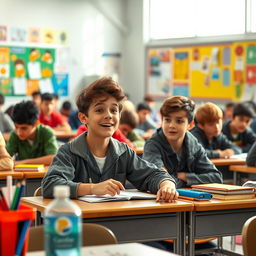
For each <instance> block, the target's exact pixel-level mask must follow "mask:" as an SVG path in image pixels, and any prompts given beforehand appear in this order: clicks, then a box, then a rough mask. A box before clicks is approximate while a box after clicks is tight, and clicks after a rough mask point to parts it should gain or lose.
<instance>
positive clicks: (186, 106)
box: [160, 96, 195, 123]
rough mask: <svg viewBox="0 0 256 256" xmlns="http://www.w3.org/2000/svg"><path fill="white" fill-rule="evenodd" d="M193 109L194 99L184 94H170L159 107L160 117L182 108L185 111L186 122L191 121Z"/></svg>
mask: <svg viewBox="0 0 256 256" xmlns="http://www.w3.org/2000/svg"><path fill="white" fill-rule="evenodd" d="M194 109H195V103H194V101H192V100H190V99H188V98H187V97H184V96H172V97H169V98H167V99H166V100H165V101H164V103H163V104H162V106H161V108H160V113H161V115H162V117H164V116H168V115H169V114H170V113H173V112H177V111H180V110H184V111H186V112H187V117H188V122H189V123H191V122H192V121H193V117H194V115H193V113H194Z"/></svg>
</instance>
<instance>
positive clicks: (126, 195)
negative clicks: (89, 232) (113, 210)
mask: <svg viewBox="0 0 256 256" xmlns="http://www.w3.org/2000/svg"><path fill="white" fill-rule="evenodd" d="M78 199H79V200H81V201H85V202H88V203H100V202H110V201H128V200H139V199H144V200H145V199H156V195H154V194H149V193H145V192H140V191H129V190H125V191H122V190H121V191H120V194H119V195H115V196H111V195H102V196H96V195H86V196H82V197H79V198H78Z"/></svg>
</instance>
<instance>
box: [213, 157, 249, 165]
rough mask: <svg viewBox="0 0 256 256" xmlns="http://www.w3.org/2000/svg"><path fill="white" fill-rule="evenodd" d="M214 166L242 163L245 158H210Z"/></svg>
mask: <svg viewBox="0 0 256 256" xmlns="http://www.w3.org/2000/svg"><path fill="white" fill-rule="evenodd" d="M210 160H211V161H212V163H213V164H214V165H215V166H228V165H244V164H245V159H232V158H213V159H210Z"/></svg>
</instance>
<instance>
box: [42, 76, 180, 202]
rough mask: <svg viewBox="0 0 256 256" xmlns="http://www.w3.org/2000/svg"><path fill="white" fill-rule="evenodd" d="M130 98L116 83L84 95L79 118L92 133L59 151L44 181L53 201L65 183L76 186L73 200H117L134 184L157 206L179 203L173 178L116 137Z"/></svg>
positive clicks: (105, 81) (103, 82)
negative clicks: (154, 197)
mask: <svg viewBox="0 0 256 256" xmlns="http://www.w3.org/2000/svg"><path fill="white" fill-rule="evenodd" d="M124 97H125V95H124V93H123V90H122V89H121V87H120V86H119V85H118V84H117V83H116V82H114V81H113V80H112V79H111V78H101V79H99V80H96V81H95V82H93V83H92V84H91V85H89V86H88V87H86V88H85V89H83V90H82V91H81V93H80V94H79V95H78V98H77V107H78V110H79V119H80V121H81V122H82V123H83V124H84V125H86V126H87V129H88V130H87V132H85V133H83V134H81V135H80V136H79V137H77V138H76V139H74V140H72V141H71V142H69V143H66V144H64V145H63V146H62V147H61V148H60V149H59V151H58V153H57V155H56V156H55V158H54V160H53V163H52V165H51V166H50V168H49V170H48V172H47V174H46V176H45V177H44V179H43V181H42V188H43V196H44V197H52V195H53V187H54V186H55V185H60V184H62V185H68V186H69V187H70V191H71V197H72V198H77V197H79V196H83V195H87V194H96V195H103V194H110V195H115V194H118V193H119V192H120V190H124V185H125V181H126V179H128V180H129V181H130V182H131V183H132V184H133V185H134V186H135V187H136V188H137V189H140V190H144V191H150V192H152V193H157V201H159V200H160V199H162V200H165V201H173V200H175V199H177V196H178V194H177V192H176V189H175V182H174V179H173V178H172V177H171V176H170V175H168V174H167V173H166V172H165V171H164V170H162V169H160V168H157V167H156V166H155V165H153V164H150V163H148V162H146V161H144V160H142V159H141V158H139V157H138V156H137V155H136V154H135V153H134V151H133V150H131V149H130V148H129V147H128V146H127V145H126V144H124V143H120V142H118V141H117V140H115V139H113V138H112V137H111V136H112V135H113V133H114V132H115V131H116V129H117V128H118V125H119V119H120V113H121V110H122V100H123V99H124Z"/></svg>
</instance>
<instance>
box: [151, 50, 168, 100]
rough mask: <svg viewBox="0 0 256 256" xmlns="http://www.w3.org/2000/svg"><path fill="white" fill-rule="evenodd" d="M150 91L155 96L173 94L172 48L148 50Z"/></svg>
mask: <svg viewBox="0 0 256 256" xmlns="http://www.w3.org/2000/svg"><path fill="white" fill-rule="evenodd" d="M147 70H148V91H149V92H150V94H152V95H155V96H168V95H172V85H171V80H172V77H171V75H172V73H171V52H170V49H164V48H162V49H151V50H149V51H148V69H147Z"/></svg>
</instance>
